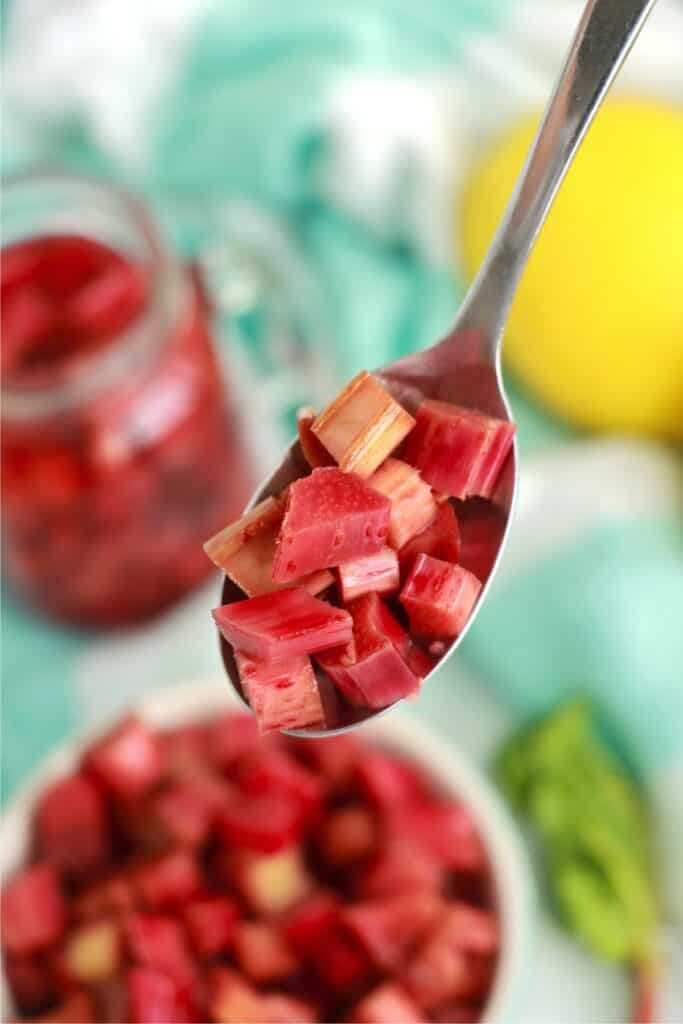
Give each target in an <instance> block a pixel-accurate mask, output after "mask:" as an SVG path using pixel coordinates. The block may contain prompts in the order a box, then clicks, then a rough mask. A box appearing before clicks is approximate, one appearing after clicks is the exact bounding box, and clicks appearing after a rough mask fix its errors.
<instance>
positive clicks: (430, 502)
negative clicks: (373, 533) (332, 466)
mask: <svg viewBox="0 0 683 1024" xmlns="http://www.w3.org/2000/svg"><path fill="white" fill-rule="evenodd" d="M368 483H369V485H370V487H374V489H375V490H376V491H379V493H380V494H384V495H386V497H387V498H389V499H390V500H391V516H390V519H389V543H390V544H391V546H392V548H395V549H396V550H398V549H399V548H402V547H403V545H404V544H407V542H408V541H409V540H410V539H411V538H412V537H414V536H415V534H417V533H421V532H422V530H424V529H426V527H427V526H429V524H430V523H431V522H432V521H433V519H434V517H435V516H436V513H437V504H436V501H435V500H434V497H433V495H432V490H431V487H430V486H429V484H426V483H425V482H424V480H421V479H420V474H419V473H418V471H417V470H416V469H414V468H413V466H409V465H408V464H407V463H406V462H401V460H400V459H387V460H386V462H383V463H382V465H381V466H380V467H379V469H378V470H377V471H376V472H375V473H373V475H372V476H371V477H370V479H369V480H368Z"/></svg>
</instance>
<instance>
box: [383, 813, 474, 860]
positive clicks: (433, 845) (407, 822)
mask: <svg viewBox="0 0 683 1024" xmlns="http://www.w3.org/2000/svg"><path fill="white" fill-rule="evenodd" d="M389 825H390V829H391V834H392V835H396V836H402V835H410V836H415V837H416V839H417V840H418V841H419V843H420V844H421V846H422V847H423V848H424V849H425V850H426V851H427V852H428V853H429V854H430V855H431V856H433V857H434V858H435V859H436V860H437V861H438V862H439V863H440V864H442V865H443V866H444V867H447V868H449V869H451V870H453V871H459V872H481V871H483V870H485V868H486V854H485V851H484V847H483V844H482V841H481V839H480V838H479V834H478V832H477V829H476V828H475V825H474V822H473V821H472V817H471V815H470V814H469V812H468V811H467V810H466V808H464V807H463V806H462V804H456V803H454V802H453V801H451V800H432V799H430V800H421V801H419V802H415V803H411V804H409V803H404V804H402V805H401V804H398V803H396V804H395V805H394V809H393V811H392V813H391V815H390V821H389Z"/></svg>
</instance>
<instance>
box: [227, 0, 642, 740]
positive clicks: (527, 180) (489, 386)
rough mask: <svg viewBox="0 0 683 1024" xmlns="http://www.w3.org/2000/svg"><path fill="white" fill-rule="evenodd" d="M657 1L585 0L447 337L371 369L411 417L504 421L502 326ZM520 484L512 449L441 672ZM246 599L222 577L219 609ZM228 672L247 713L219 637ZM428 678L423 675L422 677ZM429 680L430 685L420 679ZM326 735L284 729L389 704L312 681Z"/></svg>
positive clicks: (342, 720)
mask: <svg viewBox="0 0 683 1024" xmlns="http://www.w3.org/2000/svg"><path fill="white" fill-rule="evenodd" d="M654 3H655V0H588V3H587V4H586V6H585V8H584V12H583V15H582V18H581V21H580V23H579V26H578V29H577V31H576V35H575V37H574V40H573V42H572V45H571V48H570V50H569V54H568V57H567V60H566V63H565V66H564V69H563V71H562V74H561V75H560V78H559V80H558V83H557V85H556V87H555V91H554V92H553V95H552V97H551V99H550V102H549V104H548V107H547V109H546V112H545V115H544V117H543V120H542V122H541V125H540V127H539V129H538V132H537V134H536V138H535V140H534V142H533V144H532V146H531V149H530V151H529V155H528V157H527V161H526V164H525V166H524V168H523V169H522V171H521V173H520V175H519V179H518V181H517V185H516V187H515V190H514V192H513V195H512V197H511V199H510V200H509V202H508V205H507V208H506V210H505V213H504V214H503V218H502V220H501V223H500V225H499V227H498V230H497V232H496V235H495V237H494V238H493V241H492V242H491V245H490V247H489V250H488V252H487V254H486V256H485V258H484V261H483V263H482V266H481V268H480V270H479V273H478V274H477V276H476V278H475V280H474V281H473V282H472V285H471V286H470V289H469V291H468V292H467V295H466V296H465V299H464V301H463V303H462V306H461V307H460V310H459V311H458V315H457V318H456V321H455V324H454V325H453V328H452V329H451V331H450V333H449V334H448V335H447V336H446V337H445V338H443V339H442V340H441V341H439V342H437V344H435V345H433V346H432V347H431V348H429V349H426V350H424V351H422V352H417V353H415V354H414V355H410V356H405V357H404V358H403V359H399V360H397V361H396V362H394V363H390V364H389V365H388V366H384V367H382V368H381V369H380V370H378V371H376V373H377V376H378V377H379V378H380V379H381V380H382V381H383V382H384V383H385V385H386V386H387V387H388V388H389V389H390V391H391V392H392V394H393V395H394V397H395V398H396V399H397V400H398V401H400V402H401V404H402V405H404V406H405V407H406V408H407V409H408V410H409V411H410V412H413V411H414V410H415V408H416V407H417V405H418V404H419V403H420V401H421V400H422V399H423V398H433V399H440V400H442V401H446V402H453V403H455V404H456V405H462V406H465V407H469V408H472V409H477V410H479V411H480V412H483V413H485V414H487V415H490V416H496V417H498V418H499V419H504V420H508V421H509V420H510V419H511V417H510V408H509V405H508V402H507V399H506V396H505V391H504V388H503V382H502V379H501V370H500V350H501V345H502V339H503V328H504V326H505V322H506V320H507V317H508V313H509V311H510V306H511V304H512V300H513V297H514V294H515V291H516V290H517V285H518V283H519V279H520V277H521V275H522V271H523V270H524V267H525V266H526V263H527V260H528V258H529V254H530V252H531V249H532V247H533V244H534V242H535V240H536V237H537V235H538V233H539V231H540V229H541V226H542V225H543V222H544V221H545V218H546V216H547V213H548V210H549V209H550V207H551V205H552V202H553V200H554V198H555V196H556V194H557V190H558V189H559V187H560V184H561V183H562V180H563V179H564V176H565V174H566V173H567V169H568V168H569V165H570V164H571V162H572V159H573V158H574V154H575V153H576V151H577V149H578V148H579V146H580V145H581V142H582V140H583V138H584V136H585V134H586V131H587V130H588V128H589V126H590V124H591V122H592V120H593V118H594V116H595V114H596V112H597V110H598V108H599V107H600V104H601V103H602V101H603V99H604V97H605V94H606V93H607V91H608V89H609V87H610V85H611V84H612V82H613V80H614V77H615V75H616V74H617V72H618V70H619V68H620V67H621V65H622V63H623V61H624V59H625V57H626V56H627V54H628V52H629V50H630V49H631V46H632V45H633V43H634V41H635V39H636V37H637V35H638V33H639V31H640V29H641V27H642V25H643V23H644V22H645V19H646V18H647V16H648V14H649V13H650V10H651V9H652V7H653V6H654ZM308 472H309V467H308V464H307V463H306V461H305V460H304V458H303V456H302V454H301V450H300V448H299V443H298V441H295V442H294V443H293V444H292V445H291V447H290V448H289V449H288V450H287V452H286V453H285V456H284V458H283V460H282V462H281V463H280V465H279V467H278V468H277V469H276V470H275V472H274V473H272V474H271V475H270V476H269V477H268V479H267V480H266V481H265V482H264V483H263V484H262V485H261V486H260V487H259V488H258V490H257V491H256V493H255V494H254V496H253V498H252V499H251V501H250V503H249V505H248V508H252V507H253V506H254V505H255V504H257V502H259V501H262V500H263V499H264V498H266V497H268V496H269V495H271V494H278V493H280V492H281V491H282V490H283V488H285V487H286V486H287V484H289V483H291V482H292V480H295V479H297V478H298V477H300V476H305V475H306V474H307V473H308ZM517 476H518V452H517V446H516V445H515V446H514V447H513V450H512V452H511V454H510V457H509V458H508V460H507V462H506V465H505V467H504V468H503V471H502V473H501V476H500V478H499V481H498V484H497V487H496V492H495V494H494V496H493V504H494V506H495V508H496V511H497V513H498V516H499V529H498V531H497V534H498V535H497V538H496V540H497V551H496V552H495V553H494V557H493V558H492V559H491V563H492V564H491V569H490V571H489V574H488V577H487V579H486V580H485V581H483V582H484V586H483V587H482V591H481V594H480V597H479V601H478V603H477V606H476V607H475V609H474V611H473V612H472V614H471V615H470V619H469V622H468V623H467V626H466V627H465V629H464V630H463V632H462V633H461V634H460V636H459V637H458V638H457V640H455V641H454V642H453V643H452V644H451V646H450V647H449V649H448V650H447V651H446V653H445V654H444V657H443V658H442V659H441V661H440V662H439V666H438V667H440V666H441V665H442V664H443V663H444V661H445V660H446V658H447V657H450V656H451V655H452V654H453V652H454V651H455V649H456V648H457V646H458V644H459V643H460V641H461V640H462V639H463V637H464V636H465V634H466V632H467V629H468V628H469V627H470V626H471V624H472V622H473V621H474V617H475V615H476V612H477V611H478V609H479V608H480V607H481V604H482V601H483V600H484V598H485V596H486V593H487V591H488V589H489V587H490V586H491V582H492V580H493V577H494V575H495V572H496V569H497V566H498V564H499V562H500V558H501V555H502V553H503V549H504V547H505V543H506V540H507V537H508V532H509V526H510V520H511V515H512V510H513V506H514V501H515V492H516V485H517ZM243 598H244V594H243V593H242V591H241V590H240V589H239V588H238V587H237V586H236V585H235V584H234V583H233V582H232V581H231V580H229V579H227V578H226V581H225V584H224V587H223V596H222V603H223V604H229V603H231V602H232V601H235V600H242V599H243ZM221 652H222V655H223V661H224V663H225V667H226V671H227V673H228V676H229V677H230V681H231V682H232V684H233V686H234V688H235V690H236V691H237V693H238V695H239V697H240V698H241V700H242V702H243V703H244V704H245V705H247V706H248V704H247V702H246V700H245V698H244V694H243V693H242V689H241V686H240V681H239V675H238V673H237V668H236V665H235V660H234V657H233V653H232V648H231V647H230V645H229V644H228V643H227V642H226V641H225V640H224V639H223V638H221ZM430 675H431V673H430ZM427 678H429V677H427ZM319 681H320V690H321V696H322V698H323V706H324V707H325V711H326V720H327V721H328V722H330V723H331V725H330V728H328V729H323V730H321V729H313V728H311V729H301V730H291V734H292V735H295V736H306V737H309V738H313V737H321V736H329V735H333V734H337V733H342V732H346V731H348V730H350V729H353V728H355V727H356V726H358V725H360V724H361V723H362V722H364V721H366V720H367V719H369V718H374V717H376V716H377V715H381V714H384V713H385V712H386V711H388V710H389V708H390V707H393V706H394V705H389V707H386V708H382V709H380V710H373V709H371V708H354V707H351V706H346V705H344V706H343V707H342V706H341V704H340V702H339V701H338V700H337V698H336V693H335V690H334V687H333V686H332V685H331V683H329V681H328V680H327V679H326V678H325V677H324V676H319Z"/></svg>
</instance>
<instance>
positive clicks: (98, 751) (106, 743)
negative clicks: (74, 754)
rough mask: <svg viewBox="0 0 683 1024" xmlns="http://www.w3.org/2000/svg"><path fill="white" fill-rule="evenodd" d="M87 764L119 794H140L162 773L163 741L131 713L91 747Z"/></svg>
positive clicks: (112, 790) (132, 795) (105, 784)
mask: <svg viewBox="0 0 683 1024" xmlns="http://www.w3.org/2000/svg"><path fill="white" fill-rule="evenodd" d="M85 765H86V767H87V768H88V769H89V770H90V771H91V772H92V773H93V775H95V776H96V777H97V778H98V779H99V780H100V781H101V782H102V784H103V785H104V786H106V788H107V789H109V790H111V792H112V793H114V794H115V795H116V796H120V797H137V796H140V795H141V794H142V793H144V792H145V791H146V790H148V789H149V788H150V787H151V786H153V785H154V783H155V782H157V781H158V780H159V778H160V776H161V774H162V771H163V756H162V750H161V744H160V742H159V739H158V737H157V736H156V735H155V734H154V733H153V732H152V730H151V729H148V728H147V726H146V725H144V723H143V722H141V721H140V720H139V719H138V718H135V717H134V716H132V715H131V716H130V717H129V718H126V719H125V720H124V721H123V722H122V723H121V724H120V725H119V726H117V727H116V728H115V729H113V730H112V731H111V732H110V733H109V734H108V735H107V736H105V737H103V739H101V740H100V741H99V742H98V743H96V744H95V746H93V747H91V748H90V751H89V752H88V754H87V756H86V759H85Z"/></svg>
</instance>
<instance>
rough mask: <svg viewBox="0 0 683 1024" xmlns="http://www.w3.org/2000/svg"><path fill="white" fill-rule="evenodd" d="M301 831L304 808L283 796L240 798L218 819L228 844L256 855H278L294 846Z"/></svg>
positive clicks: (269, 794)
mask: <svg viewBox="0 0 683 1024" xmlns="http://www.w3.org/2000/svg"><path fill="white" fill-rule="evenodd" d="M302 831H303V818H302V814H301V808H300V807H299V806H298V804H297V803H296V802H295V801H293V800H291V799H289V797H287V796H285V795H283V794H282V793H268V794H265V795H264V796H260V797H253V796H248V795H244V796H241V797H238V798H236V799H235V800H233V801H232V802H231V803H230V805H229V806H228V807H226V808H225V810H224V811H223V812H222V813H221V814H220V816H219V819H218V834H219V836H220V838H221V839H222V841H223V842H224V843H225V844H226V845H230V846H236V847H241V848H242V849H245V850H250V851H253V852H254V853H275V852H277V851H278V850H282V849H284V848H285V847H287V846H291V845H292V844H293V843H297V842H298V841H299V839H300V838H301V833H302Z"/></svg>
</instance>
